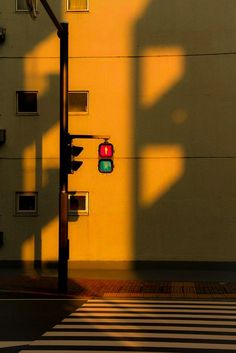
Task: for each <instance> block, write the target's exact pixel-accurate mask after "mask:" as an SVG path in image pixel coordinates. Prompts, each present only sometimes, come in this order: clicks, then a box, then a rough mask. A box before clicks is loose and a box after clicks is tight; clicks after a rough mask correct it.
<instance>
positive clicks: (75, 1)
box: [67, 0, 89, 11]
mask: <svg viewBox="0 0 236 353" xmlns="http://www.w3.org/2000/svg"><path fill="white" fill-rule="evenodd" d="M67 11H89V0H67Z"/></svg>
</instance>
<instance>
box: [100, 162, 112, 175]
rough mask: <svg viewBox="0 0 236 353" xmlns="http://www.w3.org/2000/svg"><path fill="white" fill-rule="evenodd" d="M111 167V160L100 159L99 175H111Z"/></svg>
mask: <svg viewBox="0 0 236 353" xmlns="http://www.w3.org/2000/svg"><path fill="white" fill-rule="evenodd" d="M113 167H114V166H113V161H112V160H111V159H100V161H99V162H98V170H99V172H100V173H111V172H112V171H113Z"/></svg>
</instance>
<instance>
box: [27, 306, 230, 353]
mask: <svg viewBox="0 0 236 353" xmlns="http://www.w3.org/2000/svg"><path fill="white" fill-rule="evenodd" d="M235 333H236V302H234V301H213V300H211V301H197V300H196V301H193V300H189V301H188V300H179V301H178V300H163V301H162V300H142V299H139V300H135V299H132V300H129V299H127V300H126V299H121V300H120V299H111V300H109V299H104V300H102V299H100V300H95V299H94V300H89V301H88V302H87V303H85V304H84V305H83V306H82V307H80V308H78V309H77V310H76V311H75V312H74V313H72V314H71V315H69V317H67V318H65V319H64V320H62V322H61V323H58V324H57V325H55V326H54V327H53V328H52V330H50V331H48V332H45V333H44V335H43V336H42V337H41V338H40V339H38V340H35V341H33V342H31V344H30V345H29V347H28V349H24V350H21V351H20V353H65V352H66V353H72V352H73V353H76V352H77V353H93V352H100V353H101V352H105V353H109V352H113V353H114V352H119V353H121V352H124V353H125V352H132V353H135V352H136V353H138V352H143V353H147V352H158V353H167V352H172V353H205V352H208V351H209V352H211V353H213V352H217V353H225V352H236V334H235Z"/></svg>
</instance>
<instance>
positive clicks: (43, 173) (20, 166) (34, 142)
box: [0, 1, 62, 270]
mask: <svg viewBox="0 0 236 353" xmlns="http://www.w3.org/2000/svg"><path fill="white" fill-rule="evenodd" d="M11 5H12V4H11ZM9 6H10V5H9ZM13 6H14V4H13ZM61 8H62V5H61V1H57V2H54V3H53V11H55V13H56V14H60V11H61ZM10 10H11V9H10ZM8 11H9V9H8ZM40 11H41V16H40V17H41V18H40V19H38V20H37V21H36V22H33V21H32V19H31V18H30V16H29V15H28V14H24V13H23V14H16V13H15V12H14V11H12V12H9V13H10V15H8V16H12V17H14V16H15V20H16V23H14V21H12V24H10V21H9V29H8V32H9V37H8V38H7V41H6V45H5V44H4V46H2V47H1V53H3V54H2V55H5V54H6V53H8V51H9V52H10V53H11V50H12V48H13V47H14V49H13V52H14V53H15V52H16V53H17V57H18V59H16V60H15V61H16V64H15V67H14V68H13V69H12V70H14V72H15V76H14V77H13V75H12V74H11V70H9V72H8V73H4V75H5V76H6V79H8V76H9V80H8V85H10V87H8V91H7V94H9V92H10V94H11V95H12V97H13V96H14V95H15V92H16V91H17V90H24V89H26V88H25V87H27V90H30V88H28V86H29V84H27V85H26V82H25V65H26V64H25V61H26V59H24V57H27V55H28V53H30V52H32V50H33V49H34V48H36V47H37V45H38V43H41V42H42V41H44V39H46V38H48V37H49V36H50V35H51V34H52V33H54V32H56V29H55V28H54V26H53V24H52V23H51V20H50V18H49V17H48V16H47V14H46V13H44V12H45V11H44V10H43V9H41V8H40ZM1 16H2V18H3V16H4V11H2V14H1ZM47 17H48V18H47ZM23 22H24V23H25V25H24V26H21V25H20V24H21V23H23ZM42 22H43V25H42ZM16 27H17V31H18V32H20V31H21V33H20V34H18V35H20V37H24V41H22V43H21V45H20V46H19V43H18V42H17V41H16V42H15V43H13V38H17V34H16V33H15V31H16ZM29 29H30V30H29ZM14 35H15V36H14ZM45 55H46V54H45ZM56 55H58V60H57V59H53V60H54V62H55V61H58V72H59V52H58V54H56ZM19 58H22V60H19ZM27 60H31V62H30V64H31V65H34V66H35V70H36V71H35V76H36V79H37V76H38V72H37V68H39V66H38V65H40V64H41V63H42V62H43V63H44V61H42V62H40V61H39V62H37V60H40V59H37V58H33V57H31V58H30V59H27ZM41 60H42V59H41ZM46 60H47V59H46ZM48 60H50V58H49V59H48ZM40 69H42V68H40ZM33 71H34V70H33ZM46 71H48V70H46ZM4 75H3V77H5V76H4ZM31 82H34V80H33V79H32V80H31ZM32 89H33V90H35V89H36V90H37V87H35V86H34V84H33V83H32V88H31V90H32ZM38 93H39V94H38V96H39V101H38V106H39V116H16V114H15V113H14V112H13V114H12V115H11V116H9V117H8V119H7V122H6V124H8V125H7V134H8V138H7V143H6V145H5V146H3V147H2V151H3V152H4V153H5V155H6V156H7V157H6V159H7V160H9V161H8V163H9V168H7V169H6V168H5V170H4V173H3V176H2V177H4V178H5V179H4V180H8V186H7V190H6V191H4V190H2V192H3V193H7V192H8V196H7V199H9V193H10V192H9V190H11V191H12V190H13V191H14V190H15V191H34V190H33V189H30V190H28V188H29V186H27V183H26V179H27V177H28V178H30V176H29V174H28V175H27V173H28V172H29V173H31V176H32V175H33V178H32V180H31V184H32V185H35V186H34V189H35V191H37V192H38V198H39V199H38V209H39V212H40V214H39V216H40V217H34V220H33V222H32V219H29V217H15V218H14V221H13V222H12V221H9V222H8V225H7V227H8V228H6V237H5V236H4V240H3V241H4V246H2V247H1V248H0V256H1V257H0V259H5V258H6V255H5V254H7V259H8V260H9V259H10V260H15V259H22V260H23V255H24V254H23V252H24V250H23V249H26V250H25V251H26V258H24V260H28V258H27V256H28V257H29V260H31V259H32V250H33V253H34V255H33V256H34V261H35V264H36V265H38V266H40V264H41V260H42V246H43V242H42V230H43V229H44V227H46V226H47V225H50V222H52V221H53V220H54V219H55V218H56V217H57V215H58V178H59V176H58V166H57V165H55V164H57V163H52V165H51V166H50V158H49V159H48V160H45V159H44V163H45V164H46V168H45V165H44V166H43V165H42V164H43V159H42V158H43V138H44V136H45V134H47V133H48V132H49V131H51V130H52V129H54V128H57V126H58V123H59V74H55V75H54V74H53V75H47V89H46V90H45V92H43V94H42V92H41V91H39V92H38ZM55 97H56V99H55ZM6 98H7V99H8V100H10V99H9V96H8V97H6ZM14 98H15V97H14ZM49 109H50V111H52V112H53V114H50V115H49V114H48V110H49ZM12 126H15V128H14V129H12V128H11V127H12ZM58 131H59V130H58ZM15 141H19V144H18V149H17V150H16V149H15V148H14V147H15ZM19 146H20V147H19ZM30 146H35V152H34V153H35V154H34V155H32V156H29V160H30V159H31V160H32V165H30V162H29V170H27V168H26V167H25V165H26V161H25V160H24V159H23V157H24V156H25V151H26V150H27V148H28V147H30ZM5 151H6V152H5ZM14 151H15V152H14ZM13 152H14V153H16V154H17V157H16V158H15V156H13V157H12V153H13ZM57 154H58V151H57V150H56V148H55V159H56V160H57ZM35 157H36V159H35ZM51 160H52V159H51ZM13 170H14V172H13ZM14 173H16V174H17V176H18V177H17V178H16V175H13V174H14ZM53 194H54V195H56V197H54V198H49V197H48V195H53ZM4 195H5V194H4ZM13 197H14V196H13ZM7 207H8V208H6V210H5V212H6V213H5V217H8V218H9V217H11V219H12V214H13V213H14V211H13V210H12V208H13V202H12V200H10V201H9V202H8V204H7ZM2 218H3V217H2ZM9 219H10V218H9ZM2 222H3V226H4V225H6V224H7V221H6V219H2ZM4 233H5V231H4ZM19 233H20V236H19ZM27 242H28V243H27ZM46 243H47V242H46ZM27 244H29V246H28V248H27ZM25 245H26V246H25ZM32 247H33V249H32ZM27 249H28V250H27ZM49 250H50V249H49ZM27 251H28V253H27ZM9 254H10V256H9ZM17 262H18V263H19V264H20V261H17ZM22 270H23V268H22Z"/></svg>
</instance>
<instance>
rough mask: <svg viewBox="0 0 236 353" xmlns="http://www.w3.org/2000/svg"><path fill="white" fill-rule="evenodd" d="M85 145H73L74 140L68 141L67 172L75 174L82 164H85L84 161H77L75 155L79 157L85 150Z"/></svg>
mask: <svg viewBox="0 0 236 353" xmlns="http://www.w3.org/2000/svg"><path fill="white" fill-rule="evenodd" d="M83 149H84V148H83V147H80V146H73V145H72V141H69V142H68V153H67V164H68V166H67V173H68V174H73V173H74V172H76V171H77V170H78V169H79V168H80V167H81V165H82V164H83V162H82V161H76V160H75V157H78V155H79V154H80V153H81V152H82V151H83Z"/></svg>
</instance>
